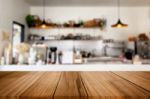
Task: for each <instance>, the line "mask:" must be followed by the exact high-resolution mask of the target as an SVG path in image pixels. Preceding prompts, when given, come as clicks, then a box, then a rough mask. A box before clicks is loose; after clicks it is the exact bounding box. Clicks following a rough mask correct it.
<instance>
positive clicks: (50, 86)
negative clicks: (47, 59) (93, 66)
mask: <svg viewBox="0 0 150 99" xmlns="http://www.w3.org/2000/svg"><path fill="white" fill-rule="evenodd" d="M0 99H150V72H0Z"/></svg>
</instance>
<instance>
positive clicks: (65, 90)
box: [54, 72, 87, 99]
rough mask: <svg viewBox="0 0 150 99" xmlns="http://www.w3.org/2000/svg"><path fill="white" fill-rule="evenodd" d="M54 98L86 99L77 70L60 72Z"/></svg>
mask: <svg viewBox="0 0 150 99" xmlns="http://www.w3.org/2000/svg"><path fill="white" fill-rule="evenodd" d="M54 99H87V94H86V91H85V88H84V85H83V83H82V81H81V77H80V74H79V73H78V72H64V73H62V75H61V79H60V81H59V84H58V87H57V90H56V92H55V95H54Z"/></svg>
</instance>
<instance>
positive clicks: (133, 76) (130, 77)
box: [114, 72, 150, 92]
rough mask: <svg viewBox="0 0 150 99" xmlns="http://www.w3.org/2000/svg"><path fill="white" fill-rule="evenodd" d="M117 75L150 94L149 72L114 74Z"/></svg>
mask: <svg viewBox="0 0 150 99" xmlns="http://www.w3.org/2000/svg"><path fill="white" fill-rule="evenodd" d="M114 73H115V74H116V75H118V76H120V77H122V78H124V79H126V80H127V81H130V82H132V83H134V84H136V85H138V86H140V87H142V88H144V89H146V90H148V91H149V92H150V73H149V72H114Z"/></svg>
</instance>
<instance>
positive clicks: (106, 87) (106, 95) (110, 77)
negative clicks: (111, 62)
mask: <svg viewBox="0 0 150 99" xmlns="http://www.w3.org/2000/svg"><path fill="white" fill-rule="evenodd" d="M81 77H82V80H83V82H84V86H85V88H86V90H87V93H88V97H89V99H149V98H150V93H149V92H147V91H145V90H143V89H142V88H140V87H138V86H136V85H134V84H132V83H130V82H128V81H126V80H124V79H122V78H120V77H118V76H116V75H114V74H113V73H110V72H82V73H81Z"/></svg>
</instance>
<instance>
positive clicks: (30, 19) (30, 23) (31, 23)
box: [25, 14, 34, 27]
mask: <svg viewBox="0 0 150 99" xmlns="http://www.w3.org/2000/svg"><path fill="white" fill-rule="evenodd" d="M25 19H26V22H27V25H28V27H33V26H34V16H33V15H30V14H29V15H27V16H26V18H25Z"/></svg>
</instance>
